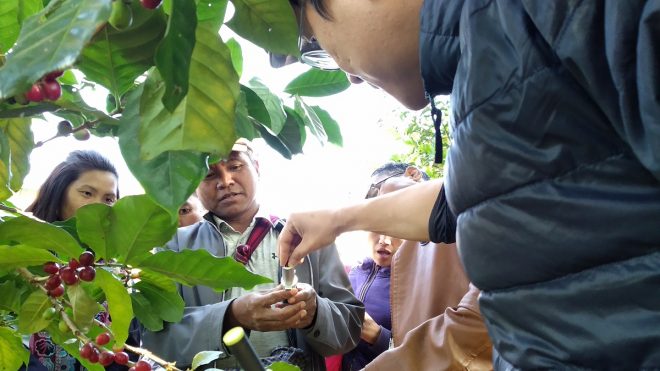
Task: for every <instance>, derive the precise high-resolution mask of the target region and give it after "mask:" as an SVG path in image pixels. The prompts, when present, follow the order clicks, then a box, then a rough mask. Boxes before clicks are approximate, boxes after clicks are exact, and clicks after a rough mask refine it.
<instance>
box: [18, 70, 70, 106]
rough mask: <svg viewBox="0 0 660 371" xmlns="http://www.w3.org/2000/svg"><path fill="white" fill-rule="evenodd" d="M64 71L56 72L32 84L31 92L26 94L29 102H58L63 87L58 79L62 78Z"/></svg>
mask: <svg viewBox="0 0 660 371" xmlns="http://www.w3.org/2000/svg"><path fill="white" fill-rule="evenodd" d="M62 73H63V72H62V71H54V72H51V73H49V74H47V75H46V76H44V77H42V78H41V79H40V80H39V81H37V82H35V83H34V84H32V87H31V88H30V90H28V91H27V92H26V93H25V99H27V100H28V101H29V102H41V101H43V100H44V99H46V100H58V99H60V96H62V87H61V86H60V83H59V82H57V78H58V77H60V76H62Z"/></svg>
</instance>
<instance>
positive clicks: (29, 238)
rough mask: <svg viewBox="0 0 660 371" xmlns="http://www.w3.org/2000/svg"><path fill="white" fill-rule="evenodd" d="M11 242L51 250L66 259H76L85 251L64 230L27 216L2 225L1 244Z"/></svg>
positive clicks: (0, 230)
mask: <svg viewBox="0 0 660 371" xmlns="http://www.w3.org/2000/svg"><path fill="white" fill-rule="evenodd" d="M9 242H16V243H19V244H22V245H26V246H30V247H34V248H39V249H46V250H51V251H54V252H55V253H57V254H59V255H64V256H66V257H76V256H78V255H80V253H82V251H83V250H82V248H81V247H80V245H78V242H77V241H76V240H75V239H74V238H73V237H71V235H70V234H68V233H67V232H66V231H64V230H63V229H62V228H59V227H56V226H54V225H52V224H48V223H46V222H41V221H38V220H36V219H31V218H28V217H25V216H19V217H17V218H14V219H11V220H8V221H6V222H4V223H0V243H9Z"/></svg>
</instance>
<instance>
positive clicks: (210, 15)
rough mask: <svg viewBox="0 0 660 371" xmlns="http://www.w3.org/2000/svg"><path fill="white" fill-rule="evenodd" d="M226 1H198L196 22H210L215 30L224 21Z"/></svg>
mask: <svg viewBox="0 0 660 371" xmlns="http://www.w3.org/2000/svg"><path fill="white" fill-rule="evenodd" d="M226 10H227V0H199V2H198V3H197V21H198V22H200V23H201V22H211V23H212V24H213V25H214V27H215V28H216V29H219V28H220V25H221V24H222V23H223V22H224V20H225V12H226Z"/></svg>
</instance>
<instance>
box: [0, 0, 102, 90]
mask: <svg viewBox="0 0 660 371" xmlns="http://www.w3.org/2000/svg"><path fill="white" fill-rule="evenodd" d="M45 15H47V18H45V19H44V16H45ZM109 15H110V0H79V1H64V2H59V3H58V6H53V7H49V8H46V9H44V10H43V11H42V12H40V13H38V14H35V15H33V16H31V17H29V18H28V19H26V20H25V22H24V23H23V26H22V28H21V33H20V34H19V36H18V41H17V42H16V45H14V47H13V48H12V50H11V53H9V54H7V62H6V64H5V65H4V66H3V67H2V68H0V99H4V98H8V97H11V96H14V95H16V94H19V93H22V92H24V91H26V90H28V88H29V87H30V86H31V85H32V83H34V82H35V81H37V80H39V79H40V78H41V77H42V76H44V75H45V74H47V73H49V72H51V71H55V70H64V69H66V68H68V67H70V66H72V65H73V64H74V63H75V61H76V60H77V59H78V56H79V55H80V52H81V50H82V49H83V47H84V46H85V44H87V42H89V40H90V39H91V38H92V35H93V34H94V31H95V30H96V27H97V26H98V25H100V24H101V23H102V22H104V21H105V20H106V19H108V16H109ZM35 55H38V56H39V57H38V58H35Z"/></svg>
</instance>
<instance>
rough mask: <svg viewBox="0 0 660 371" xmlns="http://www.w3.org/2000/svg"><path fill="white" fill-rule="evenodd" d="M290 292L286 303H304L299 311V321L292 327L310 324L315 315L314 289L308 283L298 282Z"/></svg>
mask: <svg viewBox="0 0 660 371" xmlns="http://www.w3.org/2000/svg"><path fill="white" fill-rule="evenodd" d="M290 292H291V294H292V296H291V297H290V298H289V299H288V300H287V303H289V304H290V305H299V304H305V305H304V307H303V308H305V309H304V310H303V311H301V312H300V317H301V320H300V322H298V323H297V324H296V325H295V326H293V327H294V328H305V327H309V326H311V325H312V322H313V321H314V317H315V316H316V291H315V290H314V288H313V287H312V286H310V285H309V284H306V283H299V284H298V285H296V288H293V289H291V290H290ZM303 312H305V313H303Z"/></svg>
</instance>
